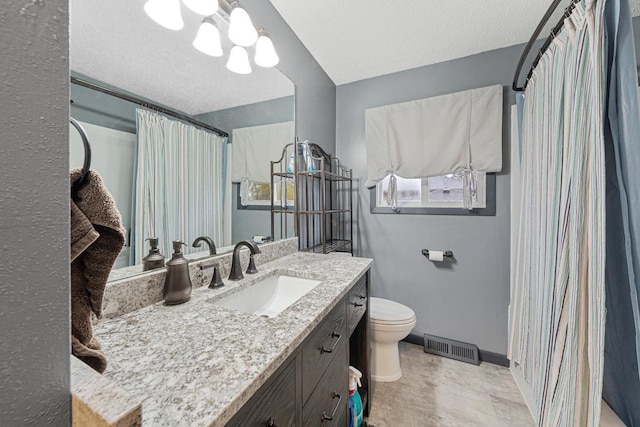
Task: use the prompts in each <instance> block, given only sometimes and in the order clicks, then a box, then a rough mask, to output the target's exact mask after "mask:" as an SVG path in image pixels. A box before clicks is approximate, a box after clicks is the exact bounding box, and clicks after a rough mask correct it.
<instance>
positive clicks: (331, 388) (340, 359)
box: [302, 343, 349, 427]
mask: <svg viewBox="0 0 640 427" xmlns="http://www.w3.org/2000/svg"><path fill="white" fill-rule="evenodd" d="M336 350H337V353H336V355H335V357H334V358H333V361H332V363H331V366H329V368H328V369H327V370H326V372H325V374H324V376H323V377H322V378H321V379H320V381H319V382H318V385H317V387H316V388H315V390H314V391H313V393H312V394H311V397H309V400H308V401H307V403H306V404H305V405H304V407H303V408H302V417H303V421H302V425H303V426H305V427H310V426H322V427H334V426H335V427H344V425H345V422H344V420H345V414H346V413H347V410H348V408H349V406H348V400H349V379H348V376H349V369H348V361H347V345H346V343H342V344H341V345H339V347H338V348H336Z"/></svg>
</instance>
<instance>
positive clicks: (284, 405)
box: [227, 271, 371, 427]
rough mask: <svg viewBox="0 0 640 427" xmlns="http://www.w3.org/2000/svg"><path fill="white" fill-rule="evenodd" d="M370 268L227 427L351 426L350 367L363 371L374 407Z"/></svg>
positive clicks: (366, 400)
mask: <svg viewBox="0 0 640 427" xmlns="http://www.w3.org/2000/svg"><path fill="white" fill-rule="evenodd" d="M368 309H369V272H368V271H367V272H366V273H365V275H364V276H363V277H362V278H361V279H360V280H359V281H358V283H356V284H355V285H354V286H353V287H352V288H351V290H350V291H349V293H348V294H347V295H346V296H345V297H344V298H343V299H342V300H341V301H340V302H339V303H338V304H337V305H336V306H335V307H334V308H333V310H331V312H330V313H329V314H328V315H327V316H326V317H325V318H324V319H323V320H322V321H321V322H320V324H318V326H317V327H316V328H315V329H314V330H313V332H311V334H309V336H308V337H307V338H306V339H305V341H304V342H303V343H302V344H301V345H300V346H299V347H298V348H297V349H296V350H295V351H294V352H293V354H292V355H291V356H289V358H288V359H287V360H286V361H285V362H284V363H283V364H282V366H281V367H280V368H279V369H278V370H277V371H276V373H275V374H274V375H272V377H271V378H269V380H267V382H266V383H265V384H264V385H263V386H262V387H261V388H260V389H259V390H258V391H257V392H256V393H255V394H254V395H253V396H252V397H251V399H249V401H248V402H247V403H246V404H245V405H244V406H243V407H242V408H241V409H240V411H238V413H237V414H236V415H234V417H233V418H232V419H231V421H230V422H229V423H228V424H227V425H228V426H243V427H245V426H250V427H259V426H260V427H276V426H277V427H282V426H305V427H307V426H322V427H333V426H336V427H338V426H339V427H344V426H347V425H348V400H349V378H348V375H349V371H348V367H349V365H353V366H355V367H356V368H358V369H359V370H360V371H362V374H363V378H362V388H361V389H360V394H361V396H362V398H363V406H364V413H365V415H368V413H369V408H370V405H371V397H370V396H371V392H370V390H369V387H370V385H371V372H370V357H371V356H370V355H371V349H370V341H369V340H370V332H369V310H368Z"/></svg>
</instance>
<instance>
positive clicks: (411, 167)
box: [365, 85, 502, 187]
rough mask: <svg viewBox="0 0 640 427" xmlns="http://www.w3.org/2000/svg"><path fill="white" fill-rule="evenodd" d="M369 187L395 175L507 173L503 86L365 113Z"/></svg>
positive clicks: (417, 101) (412, 176)
mask: <svg viewBox="0 0 640 427" xmlns="http://www.w3.org/2000/svg"><path fill="white" fill-rule="evenodd" d="M365 138H366V145H367V182H366V185H367V187H372V186H374V185H376V183H377V182H379V181H381V180H382V179H384V177H386V176H387V175H389V174H390V173H394V174H395V175H398V176H401V177H403V178H427V177H431V176H440V175H446V174H450V173H454V172H456V171H460V170H469V169H472V170H475V171H481V172H499V171H500V170H501V169H502V86H500V85H496V86H490V87H485V88H480V89H472V90H467V91H464V92H457V93H452V94H449V95H442V96H436V97H433V98H425V99H419V100H416V101H410V102H403V103H401V104H393V105H385V106H383V107H377V108H371V109H368V110H366V111H365Z"/></svg>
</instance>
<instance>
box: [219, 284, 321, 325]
mask: <svg viewBox="0 0 640 427" xmlns="http://www.w3.org/2000/svg"><path fill="white" fill-rule="evenodd" d="M320 283H322V281H321V280H313V279H303V278H301V277H295V276H287V275H284V274H278V275H275V276H269V277H266V278H264V279H263V280H261V281H259V282H256V283H254V284H253V285H251V286H249V287H247V288H245V289H243V290H241V291H240V292H237V293H235V294H232V295H229V296H228V297H223V298H221V299H219V300H217V301H215V304H216V305H219V306H221V307H226V308H230V309H233V310H238V311H242V312H244V313H253V314H257V315H258V316H264V317H275V316H277V315H278V313H280V312H282V311H283V310H285V309H286V308H287V307H289V306H290V305H291V304H293V303H294V302H296V301H298V300H299V299H300V298H302V296H304V295H305V294H306V293H307V292H309V291H310V290H312V289H313V288H315V287H316V286H318V285H319V284H320Z"/></svg>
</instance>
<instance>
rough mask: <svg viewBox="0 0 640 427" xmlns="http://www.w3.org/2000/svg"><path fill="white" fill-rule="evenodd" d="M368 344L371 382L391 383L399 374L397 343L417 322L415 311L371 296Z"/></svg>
mask: <svg viewBox="0 0 640 427" xmlns="http://www.w3.org/2000/svg"><path fill="white" fill-rule="evenodd" d="M370 307H371V312H370V314H369V317H370V321H371V347H372V350H373V354H372V364H371V365H372V369H371V376H372V378H373V380H374V381H381V382H391V381H395V380H397V379H399V378H400V377H402V370H401V369H400V355H399V354H398V342H399V341H400V340H401V339H403V338H405V337H406V336H407V335H409V332H411V330H412V329H413V327H414V326H415V325H416V314H415V313H414V312H413V310H411V309H410V308H409V307H407V306H405V305H402V304H400V303H397V302H395V301H389V300H386V299H382V298H376V297H371V301H370Z"/></svg>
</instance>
